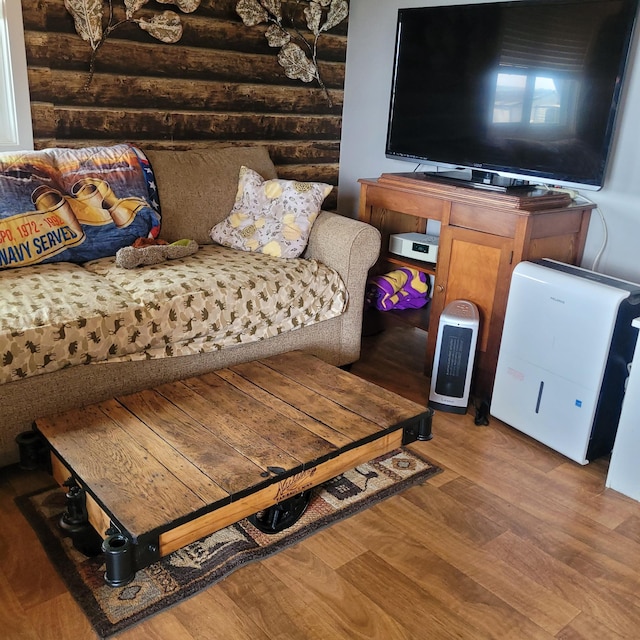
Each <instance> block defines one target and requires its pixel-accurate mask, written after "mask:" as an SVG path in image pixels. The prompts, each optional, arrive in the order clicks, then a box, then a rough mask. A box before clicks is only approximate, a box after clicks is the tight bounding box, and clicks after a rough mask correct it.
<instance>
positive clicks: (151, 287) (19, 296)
mask: <svg viewBox="0 0 640 640" xmlns="http://www.w3.org/2000/svg"><path fill="white" fill-rule="evenodd" d="M346 305H347V291H346V287H345V285H344V283H343V281H342V279H341V278H340V276H339V275H338V274H337V273H336V272H335V271H334V270H332V269H330V268H329V267H327V266H326V265H323V264H322V263H320V262H317V261H316V260H306V259H302V258H299V259H288V260H285V259H281V258H275V257H273V256H268V255H265V254H261V253H247V252H242V251H238V250H235V249H229V248H225V247H221V246H216V245H206V246H204V247H201V248H200V249H199V251H198V252H197V253H196V254H194V255H191V256H187V257H185V258H179V259H176V260H170V261H168V262H162V263H160V264H156V265H151V266H146V267H140V268H138V269H122V268H120V267H118V266H116V264H115V258H114V257H107V258H101V259H99V260H94V261H91V262H88V263H87V264H85V265H82V266H81V265H77V264H72V263H68V262H60V263H53V264H41V265H34V266H30V267H24V268H23V269H5V270H0V309H1V310H2V313H0V364H1V366H0V384H2V383H7V382H11V381H13V380H20V379H22V378H26V377H28V376H34V375H39V374H43V373H49V372H53V371H56V370H59V369H63V368H65V367H69V366H74V365H82V364H98V363H102V362H122V361H128V360H139V359H149V358H164V357H169V356H174V355H175V356H181V355H189V354H194V353H204V352H209V351H216V350H219V349H222V348H225V347H230V346H233V345H237V344H242V343H248V342H254V341H257V340H262V339H265V338H269V337H272V336H276V335H278V334H280V333H283V332H285V331H294V330H296V329H298V328H301V327H305V326H308V325H311V324H315V323H317V322H321V321H323V320H327V319H330V318H333V317H336V316H338V315H340V314H341V313H342V312H343V311H344V310H345V308H346Z"/></svg>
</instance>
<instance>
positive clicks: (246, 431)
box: [37, 352, 431, 569]
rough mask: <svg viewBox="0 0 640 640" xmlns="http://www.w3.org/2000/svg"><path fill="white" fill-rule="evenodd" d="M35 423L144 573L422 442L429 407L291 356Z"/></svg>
mask: <svg viewBox="0 0 640 640" xmlns="http://www.w3.org/2000/svg"><path fill="white" fill-rule="evenodd" d="M37 429H38V430H39V431H40V433H41V434H42V435H43V436H44V438H45V439H46V441H47V442H48V444H49V447H50V449H51V460H52V471H53V475H54V477H55V479H56V480H57V482H58V483H60V484H61V485H62V484H64V483H67V482H68V481H69V478H72V479H73V481H74V482H76V483H77V485H79V487H81V488H82V490H84V491H85V492H86V510H87V513H88V519H89V522H90V524H91V526H92V527H93V528H94V529H95V530H96V531H97V532H98V534H99V535H100V536H101V537H102V538H106V537H108V536H109V535H112V534H113V533H114V532H119V533H120V534H122V535H124V536H125V537H126V538H127V539H128V540H129V541H130V542H131V545H132V548H133V557H134V566H135V569H141V568H143V567H145V566H148V565H149V564H151V563H153V562H155V561H157V560H158V559H160V558H161V557H164V556H166V555H168V554H169V553H171V552H173V551H175V550H177V549H180V548H182V547H184V546H185V545H187V544H190V543H192V542H194V541H196V540H198V539H200V538H202V537H204V536H207V535H210V534H211V533H214V532H215V531H217V530H219V529H222V528H224V527H226V526H229V525H230V524H233V523H234V522H237V521H238V520H240V519H242V518H245V517H247V516H250V515H252V514H254V513H256V512H258V511H261V510H263V509H267V508H269V507H271V506H273V505H275V504H278V503H281V502H282V501H284V500H286V499H288V498H290V497H292V496H295V495H297V494H300V493H302V492H303V491H306V490H308V489H311V488H312V487H315V486H317V485H319V484H321V483H323V482H325V481H327V480H329V479H331V478H333V477H335V476H337V475H339V474H340V473H343V472H344V471H346V470H348V469H351V468H353V467H355V466H357V465H359V464H362V463H363V462H367V461H368V460H371V459H373V458H376V457H378V456H380V455H383V454H385V453H387V452H389V451H391V450H393V449H396V448H397V447H399V446H402V445H404V444H408V443H410V442H413V441H415V440H416V439H421V440H428V439H429V438H430V437H431V411H430V410H427V409H426V408H425V407H423V406H421V405H419V404H416V403H414V402H412V401H409V400H406V399H405V398H402V397H400V396H398V395H396V394H393V393H391V392H388V391H386V390H384V389H381V388H380V387H377V386H376V385H373V384H371V383H369V382H366V381H364V380H361V379H360V378H357V377H356V376H353V375H351V374H349V373H348V372H346V371H343V370H341V369H338V368H336V367H333V366H331V365H328V364H326V363H324V362H322V361H321V360H319V359H317V358H315V357H313V356H309V355H306V354H303V353H301V352H291V353H288V354H284V355H280V356H274V357H272V358H265V359H263V360H259V361H256V362H251V363H247V364H241V365H236V366H234V367H230V368H228V369H223V370H220V371H217V372H213V373H210V374H206V375H204V376H200V377H197V378H190V379H187V380H184V381H181V382H174V383H170V384H166V385H162V386H160V387H157V388H156V389H151V390H147V391H142V392H140V393H137V394H132V395H129V396H124V397H122V398H118V399H113V400H108V401H106V402H103V403H100V404H97V405H92V406H90V407H86V408H82V409H77V410H74V411H70V412H67V413H64V414H60V415H58V416H53V417H50V418H43V419H40V420H38V421H37ZM198 445H199V446H198ZM114 461H118V462H119V466H120V468H117V467H116V465H114ZM225 461H226V466H225V464H224V463H225Z"/></svg>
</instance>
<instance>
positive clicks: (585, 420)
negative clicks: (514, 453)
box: [491, 260, 640, 464]
mask: <svg viewBox="0 0 640 640" xmlns="http://www.w3.org/2000/svg"><path fill="white" fill-rule="evenodd" d="M638 316H640V285H638V284H634V283H632V282H626V281H624V280H618V279H615V278H611V277H609V276H605V275H602V274H599V273H595V272H593V271H589V270H587V269H582V268H580V267H575V266H571V265H567V264H563V263H561V262H555V261H553V260H539V261H537V262H521V263H520V264H518V265H517V266H516V268H515V269H514V271H513V276H512V278H511V287H510V289H509V300H508V302H507V311H506V315H505V322H504V329H503V333H502V342H501V344H500V354H499V356H498V366H497V369H496V378H495V383H494V386H493V395H492V398H491V415H493V416H494V417H496V418H498V419H499V420H502V421H503V422H506V423H507V424H508V425H510V426H512V427H514V428H515V429H518V430H519V431H522V432H524V433H526V434H527V435H529V436H531V437H532V438H535V439H536V440H538V441H539V442H542V443H543V444H546V445H547V446H548V447H551V448H552V449H554V450H555V451H558V452H560V453H562V454H563V455H565V456H567V457H568V458H571V459H572V460H575V461H576V462H579V463H580V464H586V463H587V462H589V461H590V460H594V459H595V458H597V457H599V456H603V455H607V454H608V453H609V452H610V451H611V449H612V447H613V443H614V440H615V435H616V430H617V428H618V420H619V418H620V411H621V409H622V402H623V399H624V392H625V391H624V390H625V385H626V381H627V377H628V376H629V368H630V363H631V360H632V357H633V350H634V347H635V344H636V341H637V337H638V329H637V328H636V327H634V326H633V324H632V321H633V320H634V318H637V317H638Z"/></svg>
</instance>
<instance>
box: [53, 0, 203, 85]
mask: <svg viewBox="0 0 640 640" xmlns="http://www.w3.org/2000/svg"><path fill="white" fill-rule="evenodd" d="M122 1H123V4H124V9H125V18H124V19H120V20H118V19H117V18H116V17H115V12H114V6H113V2H114V0H106V2H105V0H64V6H65V8H66V9H67V11H68V12H69V13H70V14H71V15H72V16H73V22H74V26H75V29H76V31H77V33H78V35H79V36H80V37H81V38H82V39H83V40H84V41H85V42H88V43H89V46H90V47H91V60H90V62H89V78H88V79H87V82H86V85H85V87H88V86H89V84H90V83H91V80H92V79H93V75H94V72H95V63H96V56H97V54H98V51H99V49H100V47H101V46H102V45H103V44H104V43H105V41H106V39H107V38H108V37H109V36H110V35H111V34H112V33H113V32H114V31H115V30H116V29H118V28H120V27H122V26H123V25H125V24H127V23H133V24H137V25H138V26H139V27H140V28H141V29H143V30H144V31H146V32H147V33H148V34H149V35H151V36H153V37H154V38H156V40H160V41H161V42H165V43H173V42H178V40H180V38H181V37H182V22H181V21H180V16H179V15H178V14H177V13H176V12H175V11H163V12H162V13H159V14H151V15H149V16H141V17H138V15H137V14H138V11H140V9H142V7H144V5H145V4H147V3H148V2H149V0H122ZM200 1H201V0H156V2H158V3H160V4H172V5H175V6H177V7H178V9H180V11H182V12H183V13H192V12H194V11H195V10H196V9H197V8H198V7H199V6H200ZM105 5H106V6H105ZM105 12H106V26H104V23H105Z"/></svg>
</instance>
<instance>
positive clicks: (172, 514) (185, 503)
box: [38, 405, 206, 531]
mask: <svg viewBox="0 0 640 640" xmlns="http://www.w3.org/2000/svg"><path fill="white" fill-rule="evenodd" d="M38 428H39V429H40V431H41V432H42V434H43V435H44V436H45V437H46V438H47V439H48V440H49V442H50V444H51V445H52V446H53V447H54V449H55V450H56V451H58V452H60V457H61V459H62V460H63V461H65V460H72V461H73V470H74V472H75V473H76V474H77V475H78V476H79V477H80V478H91V489H92V492H93V493H94V494H95V495H98V496H100V501H101V502H107V503H108V502H109V501H110V498H111V497H112V496H117V500H118V503H119V505H120V510H119V514H118V515H119V519H120V520H121V522H122V523H123V524H124V523H125V522H126V523H127V524H130V525H131V526H132V531H136V529H137V527H136V522H137V521H138V520H139V517H138V514H139V513H140V512H141V509H140V500H141V499H143V500H144V502H145V508H144V519H145V520H149V519H152V520H154V521H172V520H174V519H176V518H178V517H180V516H182V515H184V513H188V512H189V510H191V511H193V510H198V509H201V508H202V507H203V506H204V505H205V504H206V503H205V502H204V501H203V500H202V499H201V498H199V497H198V496H197V495H196V494H195V493H194V492H193V491H192V490H191V489H190V488H189V487H187V486H185V484H184V483H183V482H182V481H181V480H179V479H178V478H177V477H176V476H175V474H174V473H172V472H170V471H169V470H168V469H167V468H165V467H164V465H162V464H161V463H160V462H159V461H158V460H156V459H155V458H154V457H153V456H152V455H150V454H149V452H148V451H147V450H146V449H145V448H144V447H143V446H142V445H140V444H139V443H138V442H137V441H136V440H135V439H133V438H132V437H131V436H129V434H127V433H126V432H125V431H123V430H122V428H121V427H120V426H119V425H118V424H116V423H115V422H113V421H112V420H111V419H109V417H108V416H107V415H106V414H105V413H104V412H103V411H101V410H100V408H99V407H97V406H95V405H94V406H90V407H86V408H83V409H78V410H76V411H74V412H73V414H72V415H70V414H68V413H67V414H64V416H52V417H50V418H47V419H46V420H39V421H38ZM80 432H82V437H81V438H79V437H77V435H78V433H80ZM167 495H170V496H172V499H171V500H170V501H168V500H166V496H167ZM125 526H127V525H125Z"/></svg>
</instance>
